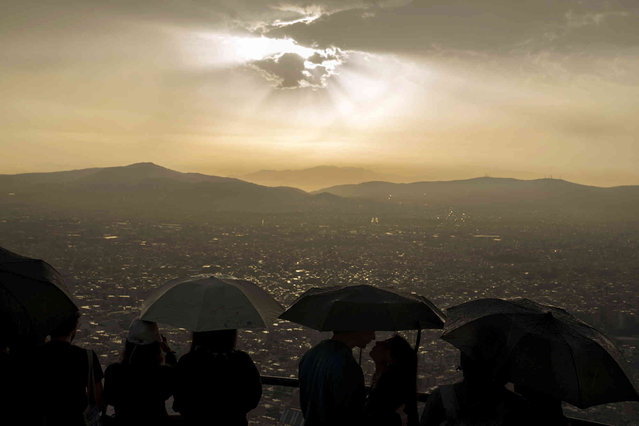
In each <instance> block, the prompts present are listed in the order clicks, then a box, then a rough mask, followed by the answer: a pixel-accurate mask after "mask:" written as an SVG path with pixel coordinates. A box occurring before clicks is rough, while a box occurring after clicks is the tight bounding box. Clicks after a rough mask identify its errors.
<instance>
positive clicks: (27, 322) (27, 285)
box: [0, 247, 78, 343]
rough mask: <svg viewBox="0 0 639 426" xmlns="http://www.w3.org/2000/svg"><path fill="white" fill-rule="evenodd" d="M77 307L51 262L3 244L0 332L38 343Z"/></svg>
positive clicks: (0, 269)
mask: <svg viewBox="0 0 639 426" xmlns="http://www.w3.org/2000/svg"><path fill="white" fill-rule="evenodd" d="M77 311H78V307H77V306H76V304H75V303H74V301H73V298H72V297H71V295H70V294H69V292H68V291H67V289H66V288H65V285H64V282H63V280H62V277H61V276H60V274H59V273H58V271H56V270H55V269H54V268H53V267H52V266H51V265H49V264H48V263H47V262H45V261H43V260H40V259H31V258H28V257H24V256H21V255H19V254H16V253H13V252H11V251H9V250H6V249H3V248H1V247H0V327H2V330H0V333H1V334H2V335H4V336H3V338H4V339H7V340H8V341H9V342H12V341H13V342H16V341H17V342H22V343H39V342H42V341H43V340H44V338H45V337H46V336H47V335H48V334H49V333H50V332H51V330H53V329H55V328H56V327H58V326H59V325H60V324H61V323H62V322H63V321H64V320H66V319H68V318H69V317H70V316H72V315H74V314H75V313H76V312H77Z"/></svg>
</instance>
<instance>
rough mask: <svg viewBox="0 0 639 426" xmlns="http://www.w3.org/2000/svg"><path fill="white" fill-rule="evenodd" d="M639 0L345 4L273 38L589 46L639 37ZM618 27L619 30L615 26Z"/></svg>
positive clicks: (405, 47)
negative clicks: (390, 5)
mask: <svg viewBox="0 0 639 426" xmlns="http://www.w3.org/2000/svg"><path fill="white" fill-rule="evenodd" d="M638 18H639V2H636V1H629V0H626V1H613V2H595V1H573V0H563V1H557V0H521V1H518V2H516V4H513V3H512V2H511V1H507V0H485V1H472V2H471V1H465V0H415V1H413V2H411V3H409V4H406V5H403V6H399V7H393V8H369V9H367V13H362V10H360V9H357V10H354V9H351V10H346V11H342V12H338V13H334V14H332V15H329V16H324V17H322V18H320V19H318V20H315V21H313V22H312V23H309V24H295V25H291V26H288V27H284V28H277V29H273V30H272V31H271V32H270V33H269V35H270V36H272V37H291V38H294V39H295V40H297V41H298V42H300V43H301V44H306V45H310V44H313V43H316V44H318V45H319V46H327V45H336V46H340V47H341V48H343V49H353V50H363V51H374V52H390V53H400V52H401V53H404V52H408V53H419V52H429V51H431V50H432V49H433V47H436V48H439V49H441V48H446V49H455V50H469V51H481V52H495V53H509V52H511V51H513V50H517V49H521V48H522V47H525V48H527V49H529V50H534V49H547V48H556V49H561V48H573V49H574V48H587V47H589V45H590V44H591V43H592V42H598V43H612V44H619V43H622V44H623V43H633V44H637V40H638V39H639V22H638ZM620 29H621V31H620Z"/></svg>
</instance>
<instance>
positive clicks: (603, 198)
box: [0, 163, 639, 222]
mask: <svg viewBox="0 0 639 426" xmlns="http://www.w3.org/2000/svg"><path fill="white" fill-rule="evenodd" d="M450 210H454V211H455V212H456V213H467V214H470V215H473V216H475V217H485V218H491V219H495V220H501V218H508V219H514V220H517V221H519V220H521V221H524V222H525V221H530V220H546V219H551V220H553V221H555V220H560V221H566V220H568V221H576V222H578V221H580V220H586V221H587V220H596V221H599V222H606V221H613V220H615V221H616V220H632V221H638V220H639V219H638V218H639V186H623V187H615V188H599V187H594V186H586V185H579V184H575V183H571V182H566V181H563V180H557V179H538V180H517V179H504V178H476V179H468V180H457V181H443V182H414V183H406V184H398V183H389V182H380V181H373V182H366V183H360V184H355V185H339V186H333V187H329V188H326V189H323V190H321V191H316V192H314V193H307V192H304V191H302V190H300V189H297V188H291V187H269V186H262V185H258V184H255V183H250V182H246V181H243V180H240V179H234V178H228V177H220V176H209V175H203V174H199V173H181V172H178V171H175V170H170V169H167V168H164V167H161V166H158V165H156V164H153V163H137V164H131V165H129V166H123V167H107V168H92V169H83V170H71V171H65V172H54V173H26V174H18V175H0V219H3V218H6V217H9V216H10V215H13V216H16V215H18V216H29V215H33V214H42V215H45V216H47V217H54V216H55V215H56V214H62V215H65V216H68V215H82V214H90V215H101V216H109V217H112V216H118V217H122V216H124V217H130V218H134V217H139V218H161V219H164V218H175V219H185V220H186V219H194V220H198V221H202V220H204V221H209V220H218V219H220V218H221V217H222V216H224V217H228V218H230V219H231V220H234V221H240V222H241V217H242V216H241V215H242V214H249V215H255V214H259V215H263V214H264V215H268V214H298V213H303V214H309V215H313V217H315V218H320V219H321V220H324V218H328V217H330V218H333V219H335V220H342V219H344V220H346V219H347V218H348V217H352V218H356V220H360V221H362V220H363V221H366V220H369V219H370V217H373V216H374V217H379V216H382V217H385V218H387V219H390V218H395V219H397V220H403V219H402V218H413V219H419V218H422V219H424V218H431V219H432V218H437V217H442V214H443V215H444V216H443V217H447V215H448V214H449V212H450ZM307 217H311V216H307Z"/></svg>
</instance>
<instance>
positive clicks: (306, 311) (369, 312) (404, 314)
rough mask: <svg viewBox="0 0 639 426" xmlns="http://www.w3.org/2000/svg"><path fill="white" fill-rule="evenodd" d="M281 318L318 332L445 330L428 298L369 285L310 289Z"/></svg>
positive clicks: (438, 313)
mask: <svg viewBox="0 0 639 426" xmlns="http://www.w3.org/2000/svg"><path fill="white" fill-rule="evenodd" d="M280 318H281V319H285V320H289V321H292V322H295V323H298V324H301V325H305V326H307V327H310V328H312V329H315V330H319V331H335V330H351V331H357V330H379V331H396V330H420V329H424V328H442V326H443V325H444V318H445V316H444V314H443V313H442V312H441V311H440V310H439V309H438V308H437V307H436V306H435V305H434V304H432V303H431V302H430V301H429V300H428V299H426V298H424V297H416V296H410V297H409V296H402V295H399V294H397V293H393V292H391V291H388V290H382V289H379V288H376V287H372V286H370V285H356V286H348V287H328V288H317V287H314V288H311V289H310V290H308V291H306V292H305V293H304V294H302V295H301V296H300V297H299V299H297V301H296V302H295V303H293V305H292V306H291V307H290V308H288V309H287V310H286V312H284V313H283V314H282V315H280Z"/></svg>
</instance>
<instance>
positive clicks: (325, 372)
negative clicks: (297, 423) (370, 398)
mask: <svg viewBox="0 0 639 426" xmlns="http://www.w3.org/2000/svg"><path fill="white" fill-rule="evenodd" d="M374 339H375V332H374V331H335V332H333V337H332V338H331V339H328V340H324V341H322V342H320V343H318V344H317V345H315V346H314V347H313V348H311V349H310V350H309V351H308V352H306V354H304V356H303V357H302V359H301V361H300V365H299V380H300V406H301V408H302V413H303V414H304V425H305V426H318V425H326V426H340V425H359V424H362V421H363V418H364V402H365V398H366V393H365V389H364V374H363V373H362V368H361V367H360V366H359V364H358V363H357V362H356V361H355V358H353V351H352V350H353V348H354V347H355V346H357V347H360V348H364V347H366V345H368V344H369V343H370V342H371V341H372V340H374Z"/></svg>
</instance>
